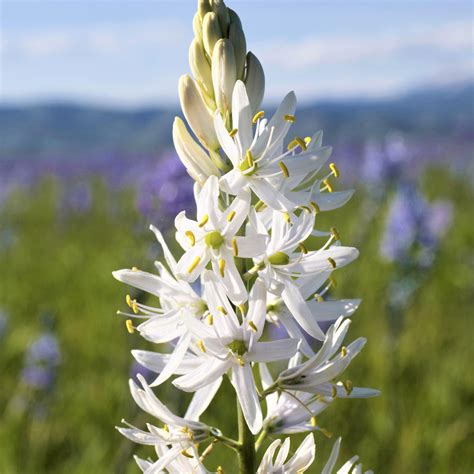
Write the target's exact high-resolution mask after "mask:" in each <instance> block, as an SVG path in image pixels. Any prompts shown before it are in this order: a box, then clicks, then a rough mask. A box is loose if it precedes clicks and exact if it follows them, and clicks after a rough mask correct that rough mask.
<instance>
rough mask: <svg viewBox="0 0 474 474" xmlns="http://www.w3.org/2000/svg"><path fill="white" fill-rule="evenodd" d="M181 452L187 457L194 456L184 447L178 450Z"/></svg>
mask: <svg viewBox="0 0 474 474" xmlns="http://www.w3.org/2000/svg"><path fill="white" fill-rule="evenodd" d="M180 452H181V454H182V455H183V456H185V457H187V458H193V457H194V456H193V455H192V454H189V453H188V452H187V451H186V450H185V449H183V450H182V451H180Z"/></svg>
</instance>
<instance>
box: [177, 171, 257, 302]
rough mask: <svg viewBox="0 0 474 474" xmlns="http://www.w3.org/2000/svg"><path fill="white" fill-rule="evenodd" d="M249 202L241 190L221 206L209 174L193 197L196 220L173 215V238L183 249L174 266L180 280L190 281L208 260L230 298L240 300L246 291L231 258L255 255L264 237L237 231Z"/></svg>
mask: <svg viewBox="0 0 474 474" xmlns="http://www.w3.org/2000/svg"><path fill="white" fill-rule="evenodd" d="M249 206H250V193H249V192H247V191H242V192H240V193H239V194H238V196H236V197H235V199H234V200H233V201H232V204H231V205H230V206H229V207H227V208H226V209H225V210H222V207H223V205H222V204H221V205H220V202H219V183H218V180H217V178H216V177H215V176H211V177H209V178H208V179H207V181H206V183H205V184H204V186H203V188H202V190H201V192H200V193H199V196H198V198H197V218H198V220H197V221H193V220H191V219H188V218H187V217H186V214H185V212H184V211H183V212H181V213H180V214H178V216H177V217H176V220H175V224H176V229H177V232H176V239H177V240H178V242H179V243H180V245H181V246H182V247H183V249H184V250H185V253H184V255H183V256H182V257H181V259H180V260H179V261H178V264H177V266H176V274H177V275H178V276H179V277H180V278H182V279H183V280H186V281H194V280H196V278H197V277H198V276H199V275H200V274H201V273H202V272H203V270H204V269H205V267H206V265H207V264H208V263H209V262H211V264H212V268H213V270H214V272H215V273H216V275H218V277H219V278H220V280H221V281H222V283H223V284H224V286H225V287H226V289H227V292H228V295H229V298H230V299H231V300H232V302H233V303H235V304H241V303H244V302H245V301H246V300H247V291H246V289H245V285H244V283H243V281H242V278H241V277H240V274H239V271H238V269H237V267H236V265H235V261H234V258H235V257H240V258H252V257H254V256H256V255H259V254H260V253H261V252H262V251H263V249H264V248H265V240H266V237H265V236H264V235H253V236H252V237H245V236H240V235H237V232H238V231H239V229H240V227H241V226H242V223H243V222H244V220H245V219H246V217H247V215H248V211H249Z"/></svg>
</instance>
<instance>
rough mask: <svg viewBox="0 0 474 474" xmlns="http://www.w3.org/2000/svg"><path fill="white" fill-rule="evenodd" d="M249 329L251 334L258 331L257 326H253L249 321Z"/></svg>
mask: <svg viewBox="0 0 474 474" xmlns="http://www.w3.org/2000/svg"><path fill="white" fill-rule="evenodd" d="M249 328H250V329H251V330H252V331H253V332H257V331H258V328H257V326H256V325H255V323H254V322H253V321H249Z"/></svg>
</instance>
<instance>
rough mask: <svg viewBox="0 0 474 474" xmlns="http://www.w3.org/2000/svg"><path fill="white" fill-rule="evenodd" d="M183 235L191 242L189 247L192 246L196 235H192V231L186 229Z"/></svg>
mask: <svg viewBox="0 0 474 474" xmlns="http://www.w3.org/2000/svg"><path fill="white" fill-rule="evenodd" d="M184 235H186V237H187V238H188V239H189V243H190V244H191V247H194V244H195V243H196V237H195V236H194V234H193V232H192V231H190V230H187V231H186V232H185V233H184Z"/></svg>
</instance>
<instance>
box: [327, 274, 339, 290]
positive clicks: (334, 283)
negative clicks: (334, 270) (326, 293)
mask: <svg viewBox="0 0 474 474" xmlns="http://www.w3.org/2000/svg"><path fill="white" fill-rule="evenodd" d="M328 280H329V283H331V285H332V286H333V287H334V288H337V281H336V279H335V278H334V277H333V276H330V277H329V278H328Z"/></svg>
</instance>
